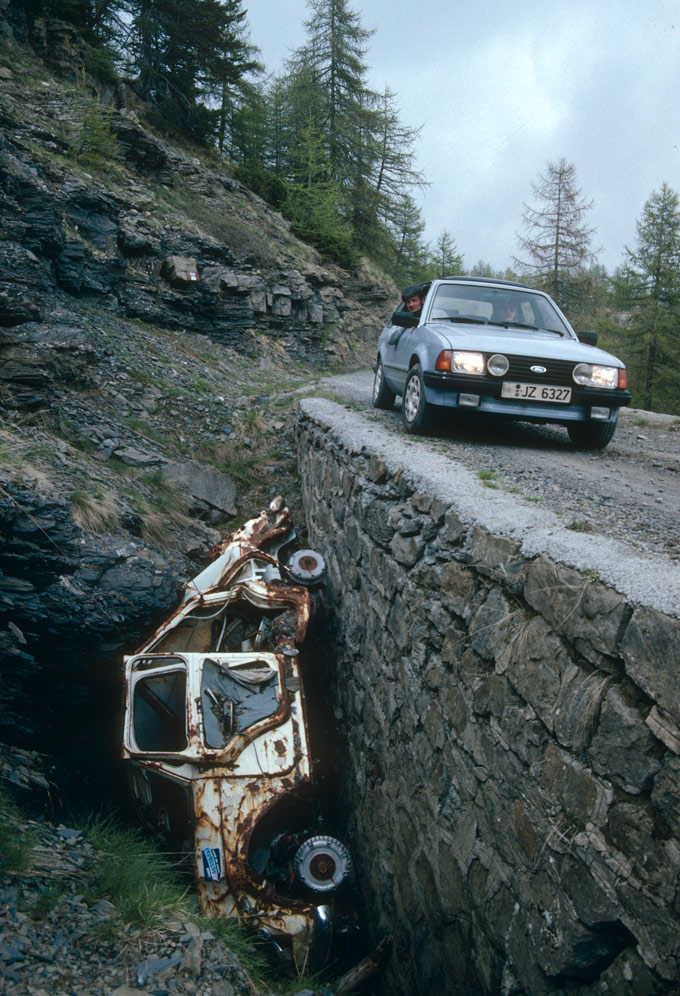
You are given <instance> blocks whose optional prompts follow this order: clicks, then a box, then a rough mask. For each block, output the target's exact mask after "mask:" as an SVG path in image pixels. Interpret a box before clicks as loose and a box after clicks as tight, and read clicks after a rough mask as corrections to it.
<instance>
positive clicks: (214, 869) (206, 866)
mask: <svg viewBox="0 0 680 996" xmlns="http://www.w3.org/2000/svg"><path fill="white" fill-rule="evenodd" d="M201 856H202V858H203V878H206V879H208V881H209V882H219V880H220V879H221V878H222V854H221V853H220V849H219V847H204V848H202V849H201Z"/></svg>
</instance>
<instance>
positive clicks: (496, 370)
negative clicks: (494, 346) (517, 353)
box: [486, 353, 510, 377]
mask: <svg viewBox="0 0 680 996" xmlns="http://www.w3.org/2000/svg"><path fill="white" fill-rule="evenodd" d="M486 365H487V367H488V369H489V373H490V374H493V376H494V377H502V376H503V375H504V374H506V373H507V372H508V368H509V366H510V360H509V359H508V358H507V356H503V354H502V353H494V354H493V356H490V357H489V359H488V362H487V364H486Z"/></svg>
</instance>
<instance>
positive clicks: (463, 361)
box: [451, 349, 484, 376]
mask: <svg viewBox="0 0 680 996" xmlns="http://www.w3.org/2000/svg"><path fill="white" fill-rule="evenodd" d="M451 370H452V371H453V372H454V373H462V374H475V375H476V376H480V375H481V374H483V373H484V354H483V353H468V352H467V351H466V350H462V349H454V350H453V353H452V355H451Z"/></svg>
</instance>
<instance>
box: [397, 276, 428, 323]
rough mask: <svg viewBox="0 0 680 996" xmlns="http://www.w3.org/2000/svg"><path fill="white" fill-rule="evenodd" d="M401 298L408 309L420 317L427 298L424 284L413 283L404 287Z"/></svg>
mask: <svg viewBox="0 0 680 996" xmlns="http://www.w3.org/2000/svg"><path fill="white" fill-rule="evenodd" d="M401 299H402V301H403V302H404V307H405V308H406V310H407V311H410V312H411V314H412V315H416V316H417V317H418V318H420V312H421V311H422V310H423V302H424V300H425V294H424V293H423V285H422V284H411V285H410V286H409V287H404V289H403V291H402V292H401Z"/></svg>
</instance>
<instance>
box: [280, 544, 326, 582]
mask: <svg viewBox="0 0 680 996" xmlns="http://www.w3.org/2000/svg"><path fill="white" fill-rule="evenodd" d="M286 570H287V571H288V574H289V575H290V577H291V579H292V581H293V582H294V583H295V584H303V585H306V586H307V587H309V588H313V587H314V586H316V585H321V584H323V583H324V582H325V580H326V577H327V575H328V571H327V569H326V561H325V560H324V559H323V557H322V556H321V554H320V553H318V552H317V551H316V550H298V551H297V552H296V553H294V554H293V555H292V557H291V558H290V559H289V561H288V563H287V564H286Z"/></svg>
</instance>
